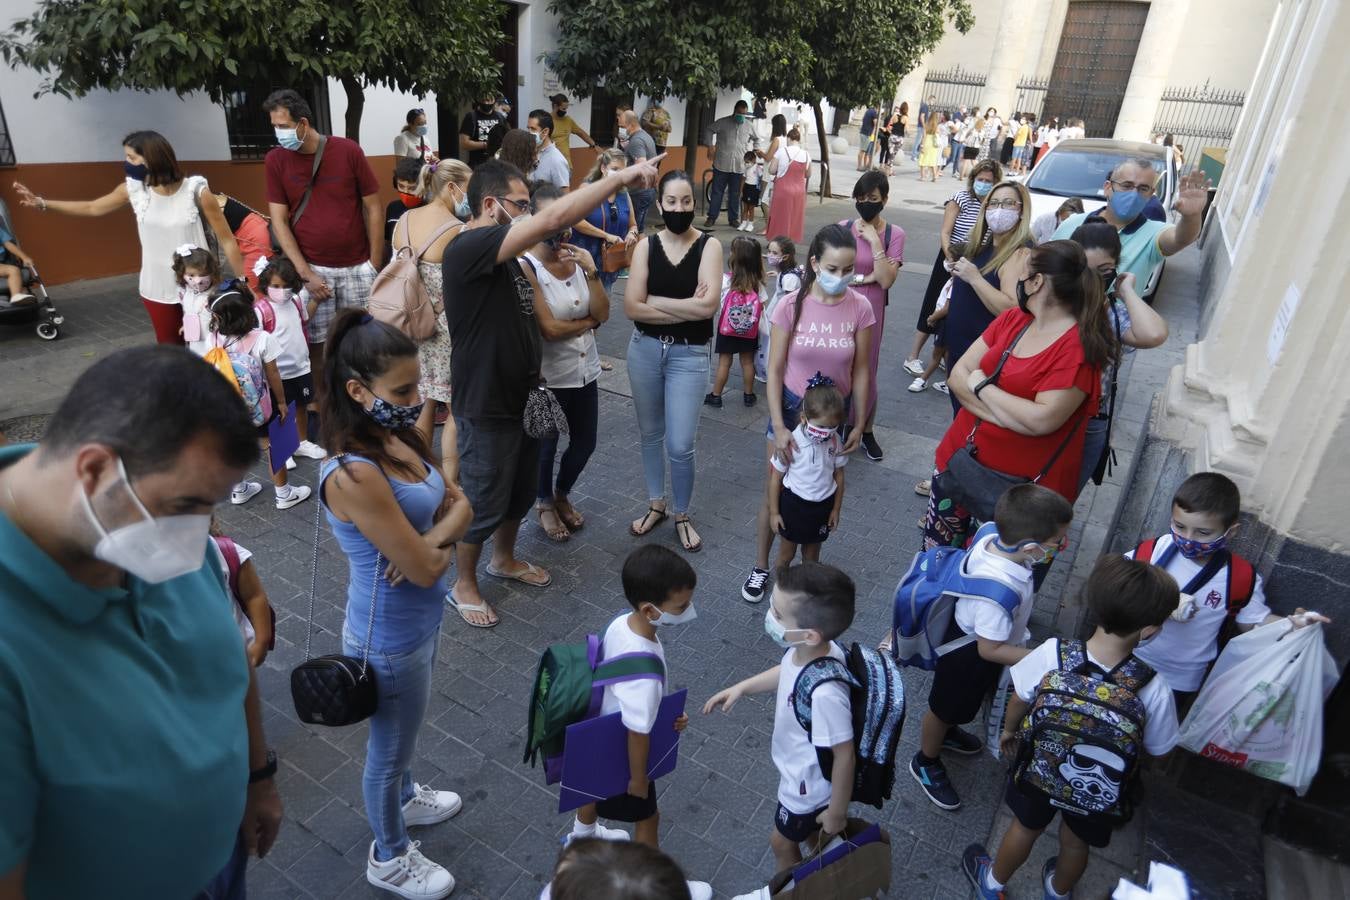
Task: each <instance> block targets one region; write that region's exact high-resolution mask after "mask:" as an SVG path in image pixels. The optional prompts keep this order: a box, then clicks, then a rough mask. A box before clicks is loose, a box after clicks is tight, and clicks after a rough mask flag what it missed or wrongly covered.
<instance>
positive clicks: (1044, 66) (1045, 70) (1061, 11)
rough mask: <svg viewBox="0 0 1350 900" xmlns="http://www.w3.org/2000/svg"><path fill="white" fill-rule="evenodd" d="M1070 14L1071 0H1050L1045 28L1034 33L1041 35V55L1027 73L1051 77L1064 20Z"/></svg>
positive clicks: (1038, 76) (1040, 76) (1037, 76)
mask: <svg viewBox="0 0 1350 900" xmlns="http://www.w3.org/2000/svg"><path fill="white" fill-rule="evenodd" d="M1068 15H1069V0H1050V7H1049V10H1048V12H1047V17H1046V20H1045V30H1044V31H1041V30H1039V29H1037V30H1036V31H1034V32H1033V33H1034V34H1040V35H1041V49H1040V55H1039V56H1037V57H1036V58H1035V59H1034V60H1033V61H1032V65H1033V66H1034V68H1033V69H1032V70H1031V71H1030V72H1028V73H1027V74H1029V75H1033V76H1035V77H1036V78H1049V77H1050V73H1051V71H1053V70H1054V68H1055V57H1056V56H1058V55H1059V38H1060V35H1062V34H1063V33H1064V20H1065V19H1066V18H1068Z"/></svg>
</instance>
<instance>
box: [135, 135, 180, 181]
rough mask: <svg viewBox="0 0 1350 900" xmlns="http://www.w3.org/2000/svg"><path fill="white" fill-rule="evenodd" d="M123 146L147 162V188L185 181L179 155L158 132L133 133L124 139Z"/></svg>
mask: <svg viewBox="0 0 1350 900" xmlns="http://www.w3.org/2000/svg"><path fill="white" fill-rule="evenodd" d="M122 146H123V147H130V148H131V149H132V150H135V151H136V154H137V155H138V156H140V157H141V159H143V160H145V185H146V187H159V186H161V185H166V184H177V183H178V182H180V181H182V180H183V170H182V169H180V168H178V155H177V154H175V153H174V152H173V144H170V143H169V140H168V138H166V137H165V136H164V135H162V134H160V133H159V132H158V131H133V132H132V133H131V134H129V135H127V136H126V137H124V138H122Z"/></svg>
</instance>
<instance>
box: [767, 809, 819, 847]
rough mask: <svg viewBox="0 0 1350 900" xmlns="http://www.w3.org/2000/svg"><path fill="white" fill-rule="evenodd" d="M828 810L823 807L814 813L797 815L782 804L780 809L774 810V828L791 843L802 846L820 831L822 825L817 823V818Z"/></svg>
mask: <svg viewBox="0 0 1350 900" xmlns="http://www.w3.org/2000/svg"><path fill="white" fill-rule="evenodd" d="M828 808H829V807H827V806H822V807H821V808H820V809H818V810H815V811H814V812H809V813H795V812H792V811H791V810H789V809H788V808H787V807H786V806H784V805H783V804H781V803H780V804H778V809H776V810H774V814H773V827H774V829H775V830H777V832H778V833H779V834H781V835H782V836H783V837H785V838H787V839H788V840H789V841H793V842H795V843H798V844H800V843H801V842H802V841H804V840H806V839H807V838H809V837H810V836H811V835H813V834H815V833H816V832H817V831H819V830H820V823H819V822H817V821H816V816H818V815H820V814H821V813H823V812H824V811H825V810H826V809H828Z"/></svg>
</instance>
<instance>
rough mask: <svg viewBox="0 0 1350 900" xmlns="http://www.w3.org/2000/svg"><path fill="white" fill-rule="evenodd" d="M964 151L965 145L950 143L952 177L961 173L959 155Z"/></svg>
mask: <svg viewBox="0 0 1350 900" xmlns="http://www.w3.org/2000/svg"><path fill="white" fill-rule="evenodd" d="M965 149H966V145H965V144H961V143H957V142H956V141H952V156H951V163H952V174H953V175H959V174H960V173H961V154H962V153H964V152H965Z"/></svg>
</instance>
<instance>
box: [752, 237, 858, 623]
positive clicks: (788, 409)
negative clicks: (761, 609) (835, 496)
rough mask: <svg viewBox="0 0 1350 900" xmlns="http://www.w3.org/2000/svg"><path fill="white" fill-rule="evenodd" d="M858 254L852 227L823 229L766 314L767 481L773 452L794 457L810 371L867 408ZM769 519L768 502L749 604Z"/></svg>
mask: <svg viewBox="0 0 1350 900" xmlns="http://www.w3.org/2000/svg"><path fill="white" fill-rule="evenodd" d="M857 256H858V244H857V241H856V240H855V239H854V236H853V232H852V231H850V230H849V229H848V228H847V227H845V226H843V225H827V226H825V227H824V228H822V229H821V230H820V231H819V232H818V233H817V234H816V237H815V239H814V240H813V241H811V248H810V250H809V251H808V255H807V261H806V266H805V268H804V269H803V272H802V284H801V289H800V290H798V291H796V292H795V293H791V294H787V295H786V296H784V297H783V299H782V300H781V301H780V302H779V303H778V305H777V306H776V307H775V308H774V311H773V315H772V316H770V319H769V321H770V323H771V326H772V331H771V333H770V338H769V364H768V369H769V372H768V375H769V379H768V380H769V389H768V393H767V396H768V398H769V427H768V430H767V436H768V440H769V444H768V458H767V461H766V465H765V477H766V479H772V478H773V472H774V468H773V462H774V459H775V457H776V458H777V460H778V463H779V464H780V465H782V466H787V465H788V464H789V463H791V462H792V457H793V453H794V449H795V446H794V442H793V439H792V432H793V429H795V428H796V427H797V425H798V421H799V419H800V417H801V406H802V397H804V396H805V394H806V389H807V387H808V385H809V383H810V380H811V378H812V377H813V376H815V375H817V374H820V375H823V376H825V377H826V378H828V379H829V380H830V381H832V382H833V383H834V384H835V385H836V386H837V388H838V389H839V392H840V393H841V394H842V395H843V397H844V404H845V407H846V409H847V408H857V409H860V410H862V409H866V408H867V400H868V397H869V395H870V394H869V390H870V377H869V369H868V361H869V359H870V356H871V351H872V341H873V340H876V339H877V335H876V327H875V326H876V316H875V315H874V314H873V312H872V304H871V303H870V302H869V301H868V300H867V298H866V297H864V296H863V295H862V294H860V293H858V292H857V291H855V290H853V289H852V288H851V287H849V282H850V281H851V280H852V279H853V272H854V267H855V264H856V262H857ZM862 425H863V423H862V422H859V423H858V424H856V425H854V426H853V428H852V429H851V430H850V431H849V433H848V440H847V441H845V442H844V446H843V452H844V453H852V452H853V451H855V450H857V449H858V446H859V444H861V443H862V438H863V427H862ZM766 497H767V492H766ZM769 520H770V512H769V507H768V503H767V499H766V502H765V503H764V504H763V505H762V507H761V509H760V512H759V521H758V534H757V537H758V540H757V543H756V547H755V551H756V558H755V565H754V567H753V568H752V569H751V570H750V574H749V576H748V577H747V578H746V579H745V584H744V586H743V587H742V588H741V596H742V597H744V598H745V599H746V600H748V601H749V602H751V603H758V602H759V601H760V600H763V599H764V590H765V586H766V584H767V582H768V578H769V551H770V550H771V549H772V548H773V539H774V533H773V531H772V530H771V529H770V527H769Z"/></svg>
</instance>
